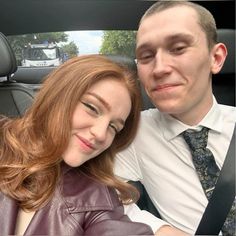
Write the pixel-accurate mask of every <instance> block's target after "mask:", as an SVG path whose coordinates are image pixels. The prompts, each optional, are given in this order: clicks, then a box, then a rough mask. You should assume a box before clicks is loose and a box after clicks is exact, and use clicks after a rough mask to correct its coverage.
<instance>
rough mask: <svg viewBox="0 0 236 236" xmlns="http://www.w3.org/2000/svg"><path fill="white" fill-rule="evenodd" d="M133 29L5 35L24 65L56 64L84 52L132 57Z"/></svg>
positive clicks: (43, 65)
mask: <svg viewBox="0 0 236 236" xmlns="http://www.w3.org/2000/svg"><path fill="white" fill-rule="evenodd" d="M135 36H136V31H121V30H120V31H114V30H111V31H98V30H93V31H66V32H47V33H34V34H25V35H14V36H8V39H9V41H10V43H11V46H12V48H13V50H14V52H15V55H16V58H17V65H18V66H23V67H48V66H58V65H60V64H61V63H63V62H65V61H66V60H68V59H69V58H72V57H74V56H77V55H83V54H98V53H100V54H116V55H126V56H128V57H131V58H135V53H134V52H135V50H134V49H135Z"/></svg>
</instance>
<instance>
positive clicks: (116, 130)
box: [110, 124, 119, 134]
mask: <svg viewBox="0 0 236 236" xmlns="http://www.w3.org/2000/svg"><path fill="white" fill-rule="evenodd" d="M110 127H111V128H112V129H113V130H114V131H115V134H118V133H119V130H118V129H117V128H116V126H115V125H113V124H110Z"/></svg>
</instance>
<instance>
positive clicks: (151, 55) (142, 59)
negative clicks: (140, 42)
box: [137, 54, 154, 64]
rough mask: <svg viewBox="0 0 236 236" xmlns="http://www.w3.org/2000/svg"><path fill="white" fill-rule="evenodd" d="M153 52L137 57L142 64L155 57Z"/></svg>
mask: <svg viewBox="0 0 236 236" xmlns="http://www.w3.org/2000/svg"><path fill="white" fill-rule="evenodd" d="M153 57H154V56H153V54H144V55H142V56H140V57H138V58H137V62H138V63H141V64H145V63H148V62H150V61H151V60H152V59H153Z"/></svg>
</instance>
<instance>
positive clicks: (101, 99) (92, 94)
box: [87, 92, 111, 111]
mask: <svg viewBox="0 0 236 236" xmlns="http://www.w3.org/2000/svg"><path fill="white" fill-rule="evenodd" d="M87 94H89V95H91V96H93V97H95V98H96V99H97V100H99V101H100V102H101V103H102V104H103V105H104V106H105V107H106V109H107V110H108V111H110V110H111V106H110V104H108V103H107V102H106V101H105V100H104V99H103V98H102V97H101V96H99V95H98V94H96V93H93V92H88V93H87Z"/></svg>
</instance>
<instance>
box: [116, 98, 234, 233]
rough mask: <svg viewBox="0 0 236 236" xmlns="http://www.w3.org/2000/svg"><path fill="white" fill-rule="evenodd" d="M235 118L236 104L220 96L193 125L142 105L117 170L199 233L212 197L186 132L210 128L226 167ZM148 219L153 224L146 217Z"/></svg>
mask: <svg viewBox="0 0 236 236" xmlns="http://www.w3.org/2000/svg"><path fill="white" fill-rule="evenodd" d="M235 122H236V108H235V107H230V106H225V105H219V104H217V102H216V101H215V99H214V103H213V106H212V108H211V110H210V111H209V112H208V114H207V115H206V116H205V117H204V119H203V120H202V121H201V122H200V123H199V124H198V125H197V126H194V127H190V126H187V125H185V124H183V123H182V122H180V121H178V120H176V119H174V118H173V117H171V116H169V115H166V114H162V113H160V112H159V111H158V110H157V109H149V110H146V111H143V112H142V118H141V124H140V127H139V130H138V134H137V136H136V138H135V140H134V142H133V143H132V144H131V145H130V146H129V147H128V148H127V149H126V150H124V151H123V152H121V153H119V154H118V157H117V159H116V165H115V173H116V174H117V175H118V176H120V177H122V178H124V179H126V180H134V181H137V180H140V181H141V182H142V184H143V185H144V186H145V188H146V190H147V192H148V194H149V196H150V198H151V199H152V201H153V203H154V205H155V206H156V208H157V209H158V211H159V213H160V214H161V216H162V218H163V219H164V220H166V221H167V222H169V223H170V224H171V225H173V226H175V227H177V228H179V229H182V230H183V231H185V232H187V233H190V234H194V233H195V231H196V229H197V226H198V224H199V222H200V220H201V217H202V215H203V213H204V210H205V207H206V205H207V203H208V201H207V198H206V196H205V194H204V191H203V189H202V186H201V183H200V181H199V179H198V175H197V173H196V171H195V168H194V165H193V162H192V157H191V153H190V150H189V147H188V145H187V144H186V142H185V141H184V139H183V137H182V136H181V133H182V132H183V131H185V130H186V129H188V128H192V129H199V128H200V127H201V126H206V127H208V128H210V131H209V136H208V145H207V147H208V148H209V149H210V150H211V151H212V153H213V155H214V157H215V160H216V163H217V165H218V166H219V168H220V169H221V168H222V165H223V163H224V160H225V157H226V153H227V150H228V147H229V144H230V140H231V137H232V135H233V130H234V125H235ZM157 221H158V220H157ZM143 222H144V223H147V224H148V221H146V220H145V217H143Z"/></svg>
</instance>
